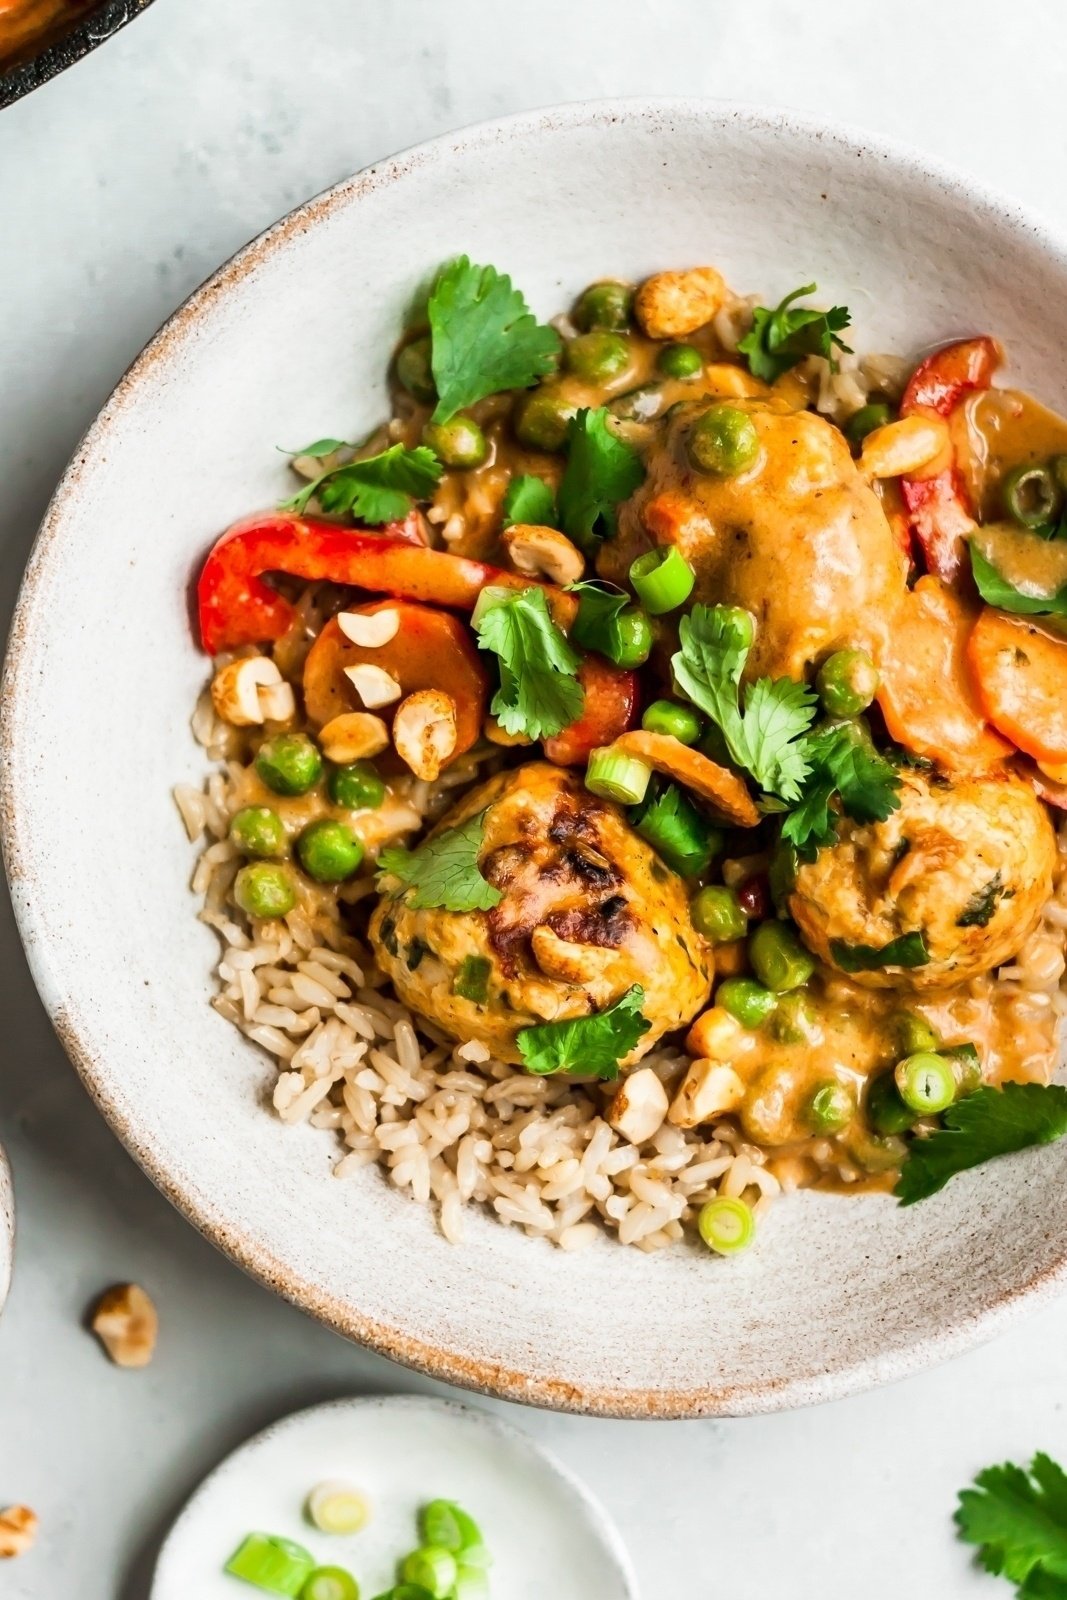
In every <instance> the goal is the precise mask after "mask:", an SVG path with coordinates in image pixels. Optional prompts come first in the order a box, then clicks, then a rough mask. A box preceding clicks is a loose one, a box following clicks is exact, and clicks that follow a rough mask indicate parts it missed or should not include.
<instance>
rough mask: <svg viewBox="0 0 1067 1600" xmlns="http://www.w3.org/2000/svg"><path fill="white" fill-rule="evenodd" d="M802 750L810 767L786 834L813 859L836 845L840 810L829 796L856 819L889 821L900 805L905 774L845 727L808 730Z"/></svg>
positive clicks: (783, 830) (783, 832)
mask: <svg viewBox="0 0 1067 1600" xmlns="http://www.w3.org/2000/svg"><path fill="white" fill-rule="evenodd" d="M803 753H804V756H805V759H806V760H807V762H808V764H809V766H810V768H811V770H810V773H809V775H808V778H807V780H806V782H805V785H804V791H803V794H802V795H801V799H800V804H799V805H798V806H797V808H796V810H795V811H794V812H793V813H792V815H791V816H789V817H787V818H786V820H785V822H784V823H783V824H782V835H783V837H784V838H786V839H788V840H789V842H790V844H794V845H796V847H797V850H798V851H799V852H800V853H801V854H802V855H804V857H805V858H806V859H808V860H811V859H814V856H815V854H816V851H818V850H820V849H822V848H823V847H824V846H825V845H830V844H833V842H834V840H835V838H836V837H837V815H836V813H835V812H834V811H833V810H832V809H831V805H830V801H831V800H832V798H833V796H834V795H835V794H839V795H840V797H841V809H842V811H843V812H844V813H845V815H846V816H849V817H852V818H853V819H854V820H855V821H856V822H884V821H885V819H886V817H888V816H889V815H890V813H891V812H893V811H895V810H896V809H897V807H898V806H899V805H900V801H899V799H898V798H897V790H898V789H899V788H900V779H899V778H898V777H897V775H896V773H895V772H894V770H893V767H892V766H891V765H890V763H889V762H888V761H886V760H885V758H884V757H883V756H880V755H879V754H878V752H877V751H876V750H874V749H873V748H872V747H868V746H867V745H866V744H865V743H864V742H862V741H861V740H858V739H856V738H855V737H854V736H853V734H852V733H851V732H850V731H849V728H848V727H847V726H846V727H840V726H839V727H832V728H819V729H817V730H816V731H815V732H814V733H810V734H808V736H807V738H806V739H805V740H804V742H803Z"/></svg>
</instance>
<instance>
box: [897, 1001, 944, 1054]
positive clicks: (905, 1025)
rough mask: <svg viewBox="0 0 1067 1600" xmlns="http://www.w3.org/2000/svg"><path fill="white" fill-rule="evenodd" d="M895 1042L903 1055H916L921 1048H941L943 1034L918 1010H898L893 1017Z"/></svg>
mask: <svg viewBox="0 0 1067 1600" xmlns="http://www.w3.org/2000/svg"><path fill="white" fill-rule="evenodd" d="M893 1043H894V1045H895V1047H896V1049H897V1050H898V1051H899V1052H900V1054H901V1055H902V1056H914V1055H918V1054H919V1052H920V1051H921V1050H940V1048H941V1036H940V1034H939V1033H938V1032H937V1030H936V1029H935V1028H932V1027H931V1026H930V1024H929V1023H928V1022H927V1020H926V1018H925V1017H920V1016H919V1015H918V1014H917V1012H914V1011H898V1012H897V1014H896V1016H895V1017H894V1018H893Z"/></svg>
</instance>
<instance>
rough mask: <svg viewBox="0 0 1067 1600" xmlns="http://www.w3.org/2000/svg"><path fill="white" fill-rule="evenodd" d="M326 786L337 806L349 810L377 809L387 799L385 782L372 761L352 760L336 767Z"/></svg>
mask: <svg viewBox="0 0 1067 1600" xmlns="http://www.w3.org/2000/svg"><path fill="white" fill-rule="evenodd" d="M326 787H327V789H328V790H329V794H330V799H331V800H332V801H333V803H334V805H335V806H345V807H346V808H347V810H349V811H377V809H378V807H379V806H380V805H381V803H382V801H383V800H384V799H385V784H384V783H383V782H382V780H381V778H380V777H379V776H378V769H377V768H376V767H375V765H374V763H373V762H372V761H352V762H349V764H348V765H347V766H344V767H334V769H333V771H332V772H331V773H330V776H329V778H328V779H327V783H326Z"/></svg>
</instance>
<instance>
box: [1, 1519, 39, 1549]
mask: <svg viewBox="0 0 1067 1600" xmlns="http://www.w3.org/2000/svg"><path fill="white" fill-rule="evenodd" d="M38 1520H39V1519H38V1516H37V1513H36V1511H31V1510H30V1508H29V1506H8V1507H7V1510H6V1511H0V1561H13V1560H14V1558H15V1557H16V1556H24V1555H25V1554H26V1551H27V1550H28V1549H29V1548H30V1546H31V1545H32V1543H33V1541H34V1540H35V1539H36V1537H37V1524H38Z"/></svg>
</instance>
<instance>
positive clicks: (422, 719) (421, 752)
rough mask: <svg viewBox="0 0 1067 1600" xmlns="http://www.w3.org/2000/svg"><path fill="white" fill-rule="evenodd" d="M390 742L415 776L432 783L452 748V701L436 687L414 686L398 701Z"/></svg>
mask: <svg viewBox="0 0 1067 1600" xmlns="http://www.w3.org/2000/svg"><path fill="white" fill-rule="evenodd" d="M393 744H394V745H395V746H396V753H397V755H398V756H399V757H400V759H401V760H402V761H404V762H406V763H407V765H408V766H409V767H410V768H411V770H412V772H413V773H414V774H415V776H416V778H422V779H424V780H425V781H426V782H427V783H432V782H433V781H434V779H435V778H438V777H440V774H441V768H442V767H443V766H444V764H445V762H446V761H447V760H448V758H449V756H450V755H452V753H453V752H454V750H455V748H456V702H455V701H454V700H453V698H452V696H451V695H450V694H445V693H444V692H443V691H442V690H440V689H418V690H416V692H415V693H414V694H409V695H408V696H407V698H406V699H405V700H402V701H401V703H400V706H399V708H398V710H397V713H396V717H395V719H394V721H393Z"/></svg>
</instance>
